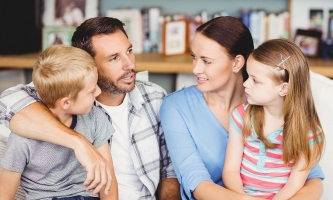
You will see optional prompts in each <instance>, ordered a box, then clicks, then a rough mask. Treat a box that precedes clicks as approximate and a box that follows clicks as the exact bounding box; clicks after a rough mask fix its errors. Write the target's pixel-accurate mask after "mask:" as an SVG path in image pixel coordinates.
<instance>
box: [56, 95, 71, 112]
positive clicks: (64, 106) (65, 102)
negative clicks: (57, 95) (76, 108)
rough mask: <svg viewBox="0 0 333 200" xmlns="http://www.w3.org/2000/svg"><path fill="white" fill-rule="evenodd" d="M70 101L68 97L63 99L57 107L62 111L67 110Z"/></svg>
mask: <svg viewBox="0 0 333 200" xmlns="http://www.w3.org/2000/svg"><path fill="white" fill-rule="evenodd" d="M70 103H71V101H70V99H69V98H68V97H63V98H61V99H60V100H59V105H60V107H61V108H62V109H64V110H67V109H68V108H69V105H70Z"/></svg>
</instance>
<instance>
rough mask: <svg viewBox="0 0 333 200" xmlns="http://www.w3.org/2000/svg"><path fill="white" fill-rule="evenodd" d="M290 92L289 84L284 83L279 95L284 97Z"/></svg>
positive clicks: (280, 87) (281, 85) (280, 86)
mask: <svg viewBox="0 0 333 200" xmlns="http://www.w3.org/2000/svg"><path fill="white" fill-rule="evenodd" d="M287 92H288V83H286V82H284V83H281V84H280V85H279V95H280V96H281V97H284V96H286V95H287Z"/></svg>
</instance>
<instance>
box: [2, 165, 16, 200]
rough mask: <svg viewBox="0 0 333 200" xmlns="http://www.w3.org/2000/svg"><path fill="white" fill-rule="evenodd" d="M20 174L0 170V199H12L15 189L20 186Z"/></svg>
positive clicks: (3, 169)
mask: <svg viewBox="0 0 333 200" xmlns="http://www.w3.org/2000/svg"><path fill="white" fill-rule="evenodd" d="M20 179H21V173H17V172H13V171H9V170H7V169H5V168H1V169H0V199H2V200H11V199H14V197H15V194H16V191H17V188H18V186H19V184H20Z"/></svg>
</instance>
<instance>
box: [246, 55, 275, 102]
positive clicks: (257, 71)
mask: <svg viewBox="0 0 333 200" xmlns="http://www.w3.org/2000/svg"><path fill="white" fill-rule="evenodd" d="M271 68H272V67H271V66H268V65H265V64H262V63H260V62H258V61H256V60H255V59H254V58H253V57H252V56H250V57H249V58H248V60H247V68H246V70H247V73H248V74H249V78H248V79H247V80H246V81H245V82H244V84H243V85H244V87H245V94H246V97H247V101H248V102H249V104H253V105H262V106H269V105H276V103H277V102H278V101H281V96H280V95H279V92H280V91H281V85H278V84H277V83H276V82H275V81H273V80H272V79H271V78H270V77H268V74H269V73H271V71H270V70H271Z"/></svg>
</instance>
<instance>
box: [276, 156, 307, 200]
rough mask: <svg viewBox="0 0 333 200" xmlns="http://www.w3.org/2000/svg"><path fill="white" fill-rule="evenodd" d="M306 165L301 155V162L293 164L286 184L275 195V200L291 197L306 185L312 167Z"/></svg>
mask: <svg viewBox="0 0 333 200" xmlns="http://www.w3.org/2000/svg"><path fill="white" fill-rule="evenodd" d="M305 166H306V162H305V158H304V157H303V156H301V158H300V160H299V162H298V163H297V164H296V165H295V166H293V168H292V170H291V174H290V176H289V178H288V181H287V183H286V185H285V186H284V187H283V188H282V189H281V190H280V191H279V192H278V193H277V194H276V195H275V196H274V198H273V200H279V199H281V200H285V199H289V198H291V197H292V196H294V195H295V194H296V193H297V192H298V191H299V190H300V189H301V188H302V187H303V186H304V183H305V181H306V178H307V176H308V174H309V172H310V169H304V167H305Z"/></svg>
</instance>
